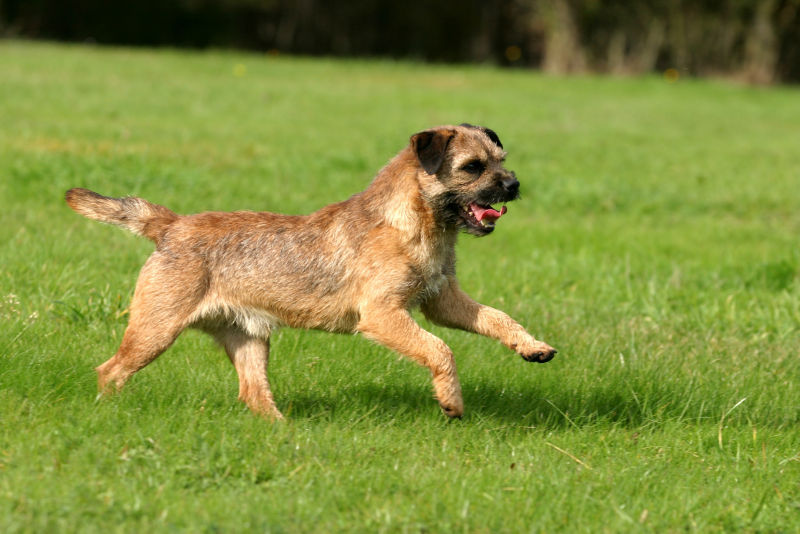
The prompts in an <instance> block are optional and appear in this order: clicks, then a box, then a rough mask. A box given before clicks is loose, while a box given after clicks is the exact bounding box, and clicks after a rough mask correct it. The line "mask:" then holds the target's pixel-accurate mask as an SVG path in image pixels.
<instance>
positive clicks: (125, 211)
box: [65, 187, 178, 244]
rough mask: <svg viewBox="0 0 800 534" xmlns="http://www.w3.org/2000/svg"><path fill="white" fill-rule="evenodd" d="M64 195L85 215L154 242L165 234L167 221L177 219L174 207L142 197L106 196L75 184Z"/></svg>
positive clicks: (76, 209) (72, 206) (157, 241)
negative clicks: (172, 209) (167, 206)
mask: <svg viewBox="0 0 800 534" xmlns="http://www.w3.org/2000/svg"><path fill="white" fill-rule="evenodd" d="M65 199H66V201H67V204H69V207H70V208H72V209H74V210H75V211H76V212H78V213H80V214H81V215H83V216H84V217H88V218H90V219H94V220H96V221H100V222H104V223H109V224H115V225H117V226H121V227H123V228H127V229H128V230H130V231H131V232H133V233H134V234H137V235H141V236H144V237H146V238H148V239H151V240H152V241H154V242H155V243H156V244H158V243H159V242H160V241H161V239H162V238H163V237H164V233H165V232H166V231H167V228H168V227H169V225H170V224H172V223H173V222H175V221H176V220H178V215H177V214H176V213H174V212H173V211H171V210H169V209H167V208H165V207H164V206H159V205H158V204H152V203H150V202H148V201H146V200H144V199H143V198H137V197H125V198H112V197H105V196H103V195H99V194H97V193H95V192H94V191H89V190H88V189H82V188H79V187H78V188H75V189H70V190H69V191H67V194H66V195H65Z"/></svg>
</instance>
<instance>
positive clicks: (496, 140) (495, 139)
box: [481, 128, 503, 148]
mask: <svg viewBox="0 0 800 534" xmlns="http://www.w3.org/2000/svg"><path fill="white" fill-rule="evenodd" d="M481 130H483V133H485V134H486V135H487V136H489V139H490V140H491V141H492V143H494V144H496V145H497V146H499V147H500V148H503V143H501V142H500V138H499V137H497V134H496V133H494V130H491V129H489V128H481Z"/></svg>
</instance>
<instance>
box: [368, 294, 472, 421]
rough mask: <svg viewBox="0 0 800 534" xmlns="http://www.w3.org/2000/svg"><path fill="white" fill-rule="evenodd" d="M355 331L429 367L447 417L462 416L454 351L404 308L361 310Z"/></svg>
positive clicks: (438, 397)
mask: <svg viewBox="0 0 800 534" xmlns="http://www.w3.org/2000/svg"><path fill="white" fill-rule="evenodd" d="M357 330H358V331H359V332H361V333H362V334H363V335H364V336H365V337H366V338H368V339H371V340H373V341H376V342H378V343H380V344H381V345H384V346H386V347H388V348H390V349H392V350H395V351H397V352H399V353H400V354H403V355H405V356H408V357H409V358H411V359H412V360H414V361H416V362H417V363H420V364H422V365H424V366H426V367H427V368H428V369H430V371H431V375H432V376H433V387H434V390H435V392H436V398H437V400H438V401H439V406H441V408H442V411H443V412H444V413H445V414H446V415H447V416H449V417H461V415H462V414H463V413H464V401H463V399H462V397H461V384H460V383H459V381H458V374H457V373H456V362H455V359H454V358H453V352H452V351H451V350H450V347H448V346H447V344H446V343H445V342H444V341H442V340H441V339H439V338H438V337H436V336H434V335H433V334H431V333H430V332H428V331H426V330H424V329H423V328H422V327H420V326H419V325H418V324H417V323H416V322H415V321H414V319H413V318H412V317H411V315H410V314H409V313H408V311H406V310H404V309H392V310H384V309H376V310H363V311H362V313H361V320H360V322H359V324H358V327H357Z"/></svg>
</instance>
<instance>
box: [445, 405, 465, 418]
mask: <svg viewBox="0 0 800 534" xmlns="http://www.w3.org/2000/svg"><path fill="white" fill-rule="evenodd" d="M439 407H440V408H441V409H442V411H443V412H444V414H445V415H446V416H447V417H451V418H453V419H461V416H462V415H463V411H462V410H459V409H458V408H455V407H453V406H445V405H444V404H439Z"/></svg>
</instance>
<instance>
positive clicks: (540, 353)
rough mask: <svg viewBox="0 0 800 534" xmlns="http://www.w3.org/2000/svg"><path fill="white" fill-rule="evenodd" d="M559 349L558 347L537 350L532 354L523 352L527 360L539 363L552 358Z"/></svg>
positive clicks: (523, 356)
mask: <svg viewBox="0 0 800 534" xmlns="http://www.w3.org/2000/svg"><path fill="white" fill-rule="evenodd" d="M556 353H558V351H557V350H556V349H550V350H537V351H536V352H531V353H530V354H522V355H521V356H522V358H523V359H524V360H525V361H527V362H538V363H545V362H549V361H550V360H552V359H553V358H554V357H555V355H556Z"/></svg>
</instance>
